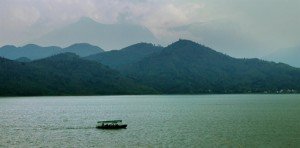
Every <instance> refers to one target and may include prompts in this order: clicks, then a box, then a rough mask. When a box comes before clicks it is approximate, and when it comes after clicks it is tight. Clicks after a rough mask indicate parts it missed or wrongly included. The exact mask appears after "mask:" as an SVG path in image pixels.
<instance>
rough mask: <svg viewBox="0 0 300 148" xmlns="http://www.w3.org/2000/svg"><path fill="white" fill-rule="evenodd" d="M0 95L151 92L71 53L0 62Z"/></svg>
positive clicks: (115, 72)
mask: <svg viewBox="0 0 300 148" xmlns="http://www.w3.org/2000/svg"><path fill="white" fill-rule="evenodd" d="M0 80H1V84H0V95H1V96H6V95H16V96H19V95H103V94H141V93H146V94H147V93H153V92H155V91H154V90H153V89H150V88H148V87H145V86H142V85H138V84H136V83H134V82H133V81H132V80H130V79H128V78H125V77H123V76H121V75H120V74H119V73H118V72H117V71H113V70H111V69H109V68H107V67H106V66H103V65H101V64H99V63H97V62H92V61H87V60H82V59H80V58H79V56H77V55H75V54H72V53H64V54H59V55H55V56H52V57H49V58H46V59H42V60H37V61H33V62H30V63H19V62H16V61H11V60H7V59H3V58H2V59H1V62H0Z"/></svg>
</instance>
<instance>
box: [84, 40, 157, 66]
mask: <svg viewBox="0 0 300 148" xmlns="http://www.w3.org/2000/svg"><path fill="white" fill-rule="evenodd" d="M162 49H163V47H160V46H155V45H153V44H150V43H138V44H134V45H131V46H128V47H126V48H123V49H121V50H111V51H107V52H102V53H99V54H95V55H91V56H88V57H85V59H88V60H92V61H97V62H99V63H102V64H104V65H107V66H109V67H111V68H114V69H118V68H119V67H123V66H124V65H127V64H131V63H135V62H138V61H139V60H141V59H143V58H145V57H146V56H148V55H151V54H153V53H156V52H160V51H161V50H162Z"/></svg>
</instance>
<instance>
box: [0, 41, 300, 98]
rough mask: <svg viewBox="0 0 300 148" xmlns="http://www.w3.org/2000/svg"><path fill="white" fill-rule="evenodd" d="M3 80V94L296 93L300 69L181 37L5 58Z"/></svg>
mask: <svg viewBox="0 0 300 148" xmlns="http://www.w3.org/2000/svg"><path fill="white" fill-rule="evenodd" d="M77 47H79V48H80V46H77ZM75 49H78V48H75ZM75 51H76V50H75ZM112 69H114V70H112ZM0 82H1V84H0V96H28V95H32V96H35V95H110V94H111V95H118V94H207V93H209V94H215V93H295V92H300V69H299V68H294V67H291V66H289V65H286V64H282V63H274V62H268V61H263V60H259V59H237V58H233V57H230V56H228V55H225V54H222V53H220V52H217V51H215V50H213V49H211V48H208V47H206V46H203V45H201V44H198V43H195V42H192V41H189V40H179V41H177V42H175V43H173V44H171V45H169V46H167V47H159V46H155V45H152V44H147V43H139V44H135V45H132V46H129V47H126V48H124V49H122V50H118V51H109V52H103V53H100V54H94V55H92V56H88V57H84V58H83V57H80V56H78V55H76V54H73V53H63V54H58V55H55V56H51V57H48V58H44V59H40V60H35V61H30V60H28V59H26V58H20V59H18V61H12V60H8V59H5V58H0Z"/></svg>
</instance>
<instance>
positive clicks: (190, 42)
mask: <svg viewBox="0 0 300 148" xmlns="http://www.w3.org/2000/svg"><path fill="white" fill-rule="evenodd" d="M172 45H180V46H186V45H194V46H203V45H201V44H199V43H196V42H194V41H191V40H187V39H179V40H178V41H176V42H174V43H173V44H171V45H169V46H172Z"/></svg>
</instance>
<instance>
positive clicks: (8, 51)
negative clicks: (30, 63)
mask: <svg viewBox="0 0 300 148" xmlns="http://www.w3.org/2000/svg"><path fill="white" fill-rule="evenodd" d="M60 50H61V48H60V47H56V46H50V47H41V46H38V45H35V44H28V45H25V46H23V47H15V46H11V45H7V46H3V47H1V48H0V56H2V57H4V58H8V59H17V58H20V57H26V58H29V59H31V60H34V59H40V58H45V57H48V56H51V55H54V54H57V53H59V52H60Z"/></svg>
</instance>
